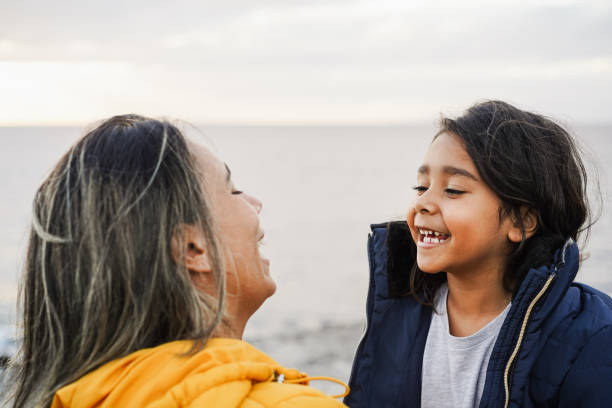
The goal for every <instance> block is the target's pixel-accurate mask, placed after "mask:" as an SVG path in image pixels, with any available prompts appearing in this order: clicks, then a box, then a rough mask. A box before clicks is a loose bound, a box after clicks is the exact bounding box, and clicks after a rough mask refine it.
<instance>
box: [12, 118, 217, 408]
mask: <svg viewBox="0 0 612 408" xmlns="http://www.w3.org/2000/svg"><path fill="white" fill-rule="evenodd" d="M204 188H205V187H204V184H203V174H202V171H201V169H200V168H199V167H198V165H197V163H196V161H195V159H194V157H192V155H191V153H190V151H189V149H188V145H187V142H186V140H185V138H184V137H183V135H182V134H181V132H180V131H179V130H178V129H177V128H176V127H175V126H174V125H172V124H170V123H168V122H165V121H159V120H154V119H149V118H144V117H141V116H137V115H124V116H115V117H113V118H110V119H108V120H106V121H104V122H103V123H101V124H100V125H99V126H97V127H96V128H95V129H93V130H92V131H90V132H89V133H87V134H86V135H85V136H84V137H83V138H82V139H80V140H79V141H78V142H77V143H76V144H75V145H74V146H73V147H72V148H71V149H70V150H69V151H68V152H67V153H66V154H65V155H64V157H62V158H61V160H60V161H59V163H58V164H57V166H56V167H55V169H54V170H53V171H52V173H51V175H50V176H49V177H48V178H47V179H46V180H45V181H44V182H43V184H42V185H41V187H40V188H39V189H38V192H37V194H36V197H35V199H34V205H33V213H32V229H31V233H30V239H29V245H28V250H27V258H26V263H25V271H24V275H23V278H22V282H21V290H20V303H21V305H22V307H23V310H22V314H23V327H22V330H23V333H22V336H23V339H22V340H23V343H22V346H21V350H20V352H19V354H18V356H17V357H16V359H15V361H14V362H13V367H12V381H11V382H12V383H13V386H14V389H13V393H12V404H13V405H14V406H18V407H22V406H42V407H47V406H49V405H50V404H51V402H52V399H53V396H54V394H55V392H56V391H57V390H58V389H59V388H61V387H63V386H65V385H67V384H69V383H71V382H73V381H75V380H77V379H78V378H80V377H82V376H83V375H84V374H86V373H88V372H90V371H92V370H94V369H95V368H97V367H99V366H100V365H102V364H104V363H106V362H108V361H110V360H113V359H116V358H118V357H122V356H125V355H127V354H129V353H131V352H133V351H136V350H139V349H142V348H145V347H153V346H157V345H159V344H162V343H165V342H168V341H173V340H178V339H193V340H195V342H194V348H193V350H192V351H195V350H197V349H199V348H201V347H203V346H204V344H205V342H206V340H207V339H208V338H209V337H210V335H211V333H212V331H213V330H214V329H215V328H216V327H217V325H218V324H219V323H220V322H221V319H222V315H223V308H224V293H225V273H224V268H223V257H222V255H221V253H222V251H221V248H220V247H219V244H218V242H217V240H216V239H215V235H216V234H215V233H214V231H215V229H214V228H215V227H214V223H213V218H212V216H211V212H210V205H209V204H208V203H207V200H206V195H205V191H204ZM185 224H190V225H195V226H196V227H199V228H201V230H202V232H203V234H204V237H205V238H206V243H207V248H206V250H207V251H208V254H209V256H210V260H211V262H212V265H213V271H214V279H215V283H216V288H214V289H213V291H211V293H216V296H209V295H206V294H203V293H201V292H200V291H198V290H196V289H195V287H194V285H193V284H192V282H191V279H190V276H189V271H188V270H187V269H186V267H185V266H184V265H182V264H181V262H175V260H174V258H173V254H172V249H171V242H172V239H173V237H174V239H176V238H177V237H178V239H179V240H180V236H181V234H177V233H176V232H177V229H180V227H181V225H185ZM180 248H185V245H184V243H181V244H180Z"/></svg>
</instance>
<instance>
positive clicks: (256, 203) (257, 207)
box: [244, 193, 263, 214]
mask: <svg viewBox="0 0 612 408" xmlns="http://www.w3.org/2000/svg"><path fill="white" fill-rule="evenodd" d="M244 198H246V200H247V201H248V202H249V204H251V205H252V206H253V208H255V211H257V214H259V213H260V212H261V208H262V207H263V203H262V202H261V201H260V200H259V199H258V198H257V197H255V196H252V195H250V194H246V193H244Z"/></svg>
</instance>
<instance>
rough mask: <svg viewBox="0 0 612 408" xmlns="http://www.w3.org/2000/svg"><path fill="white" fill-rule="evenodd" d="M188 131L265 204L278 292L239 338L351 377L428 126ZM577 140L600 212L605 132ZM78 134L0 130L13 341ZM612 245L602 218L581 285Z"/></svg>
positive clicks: (602, 276)
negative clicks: (62, 162) (46, 198)
mask: <svg viewBox="0 0 612 408" xmlns="http://www.w3.org/2000/svg"><path fill="white" fill-rule="evenodd" d="M186 131H187V132H188V133H189V134H191V135H193V136H194V137H196V138H199V139H201V140H205V141H206V143H208V144H209V145H212V146H213V149H214V150H215V151H216V152H217V154H218V155H219V156H220V157H221V158H222V159H223V160H225V161H226V162H227V163H228V164H229V165H230V167H231V168H232V173H233V175H234V180H235V183H236V185H237V187H238V188H239V189H243V190H246V191H248V192H249V193H252V194H254V195H256V196H257V197H259V198H260V199H261V200H262V201H263V203H264V210H263V213H262V216H261V218H262V225H263V227H264V229H265V230H266V245H265V246H264V251H263V252H265V254H266V255H267V256H268V257H269V258H270V259H271V262H272V264H271V272H272V275H273V276H274V277H275V278H276V281H277V283H278V290H277V293H276V295H275V296H274V297H272V298H271V299H269V300H268V301H267V302H266V303H265V304H264V306H263V307H262V308H261V309H260V310H259V311H258V312H257V314H256V315H255V316H254V317H253V318H252V320H251V322H250V323H249V326H248V327H247V331H246V333H245V336H246V338H247V339H250V340H253V341H255V342H256V343H257V344H259V345H261V346H262V347H263V348H264V349H267V350H266V351H269V352H270V353H271V354H272V355H273V356H275V357H276V358H277V359H278V360H280V361H281V362H283V363H286V364H287V365H295V366H300V367H303V366H304V365H307V366H308V365H313V364H319V363H320V364H324V365H325V367H324V368H325V370H317V371H324V372H325V373H330V371H331V373H330V374H334V375H337V376H339V377H341V378H345V379H346V377H347V376H348V371H349V370H350V365H349V364H350V358H351V356H352V353H353V349H354V346H355V344H356V343H357V342H358V340H359V335H360V333H359V332H360V330H361V325H362V322H363V319H364V310H365V307H364V306H365V295H366V289H367V278H368V271H367V257H366V251H365V243H366V238H367V233H368V231H369V224H370V223H376V222H382V221H386V220H390V219H400V218H401V217H402V216H403V214H404V211H405V209H406V207H407V205H408V203H409V202H410V200H411V197H412V190H411V187H412V185H413V183H414V179H415V177H414V175H415V172H416V168H417V167H418V165H419V164H420V161H421V159H422V157H423V155H424V152H425V149H426V146H427V145H428V143H429V141H430V139H431V136H432V135H433V133H434V132H435V128H434V126H398V127H207V126H202V127H200V132H196V131H195V130H194V129H186ZM575 132H576V134H577V135H578V136H579V138H580V140H581V141H582V143H583V144H584V145H585V146H586V148H587V149H588V150H589V151H591V152H594V153H592V156H593V158H592V160H591V161H594V162H595V163H596V165H598V166H599V173H600V180H601V187H602V191H603V193H604V202H605V203H606V205H607V202H608V201H607V198H608V197H610V195H611V194H612V183H611V179H612V138H611V137H610V135H611V134H612V127H601V126H599V127H596V126H584V127H576V129H575ZM80 134H81V129H75V128H0V143H1V146H2V148H1V150H0V186H2V194H3V198H2V200H1V201H0V220H1V222H2V228H1V229H0V305H1V307H0V321H2V322H3V323H4V324H5V327H4V328H0V336H1V335H2V330H5V331H6V330H7V328H8V331H12V329H11V327H12V325H11V323H13V322H14V321H15V312H14V302H15V296H16V290H17V284H16V282H17V276H18V271H19V269H20V264H21V258H22V254H23V252H24V250H25V245H26V241H27V234H26V231H27V228H28V223H29V212H30V202H31V199H32V197H33V194H34V191H35V189H36V187H37V186H38V184H39V183H40V182H41V180H42V179H43V177H44V176H45V175H46V173H47V172H48V171H49V170H50V169H51V167H52V166H53V164H54V163H55V161H57V159H58V158H59V157H60V155H61V154H62V153H63V152H64V151H65V150H66V149H67V148H68V147H69V145H70V144H71V142H72V141H73V140H74V139H76V138H77V137H78V136H79V135H80ZM611 235H612V215H611V213H610V211H608V209H607V208H604V212H603V214H602V218H601V219H600V221H599V223H598V224H597V226H596V228H595V229H594V231H593V234H592V237H591V240H590V241H589V244H588V246H587V250H588V251H589V252H590V255H591V256H590V258H589V260H588V261H587V262H585V264H584V265H583V268H582V270H581V272H580V273H579V278H578V279H579V280H581V281H584V282H587V283H590V284H592V285H594V286H596V287H599V288H601V289H603V290H605V291H607V292H608V293H611V292H612V256H611V254H612V241H611V240H610V236H611ZM0 347H2V343H1V341H0ZM309 355H310V356H315V357H312V358H306V357H308V356H309ZM298 356H300V357H298ZM316 356H322V357H320V358H318V357H316ZM330 356H332V357H331V358H330ZM334 358H335V360H334ZM323 360H324V362H322V361H323ZM319 368H321V367H319Z"/></svg>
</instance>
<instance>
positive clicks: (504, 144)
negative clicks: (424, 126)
mask: <svg viewBox="0 0 612 408" xmlns="http://www.w3.org/2000/svg"><path fill="white" fill-rule="evenodd" d="M443 133H452V134H455V135H457V136H458V137H459V138H460V139H461V140H462V141H463V145H464V147H465V150H466V152H467V153H468V155H469V156H470V158H471V159H472V161H473V162H474V165H475V166H476V168H477V170H478V173H479V174H480V176H481V177H482V179H483V180H484V182H485V183H486V184H487V185H488V186H489V187H490V188H491V189H492V190H493V191H494V192H495V194H497V195H498V196H499V198H500V199H501V201H502V207H501V208H500V213H499V217H500V221H501V220H503V219H504V218H505V217H511V218H512V219H513V220H514V221H515V222H516V223H517V225H518V226H519V228H520V229H521V232H522V235H523V239H522V241H521V242H520V243H518V244H516V245H515V248H514V251H513V252H512V254H511V255H510V257H509V259H508V264H507V266H506V272H505V274H504V282H503V284H504V287H505V288H506V289H507V290H508V291H511V292H514V291H516V290H517V289H518V287H519V286H520V283H521V282H522V280H523V279H524V277H525V275H526V274H527V272H528V271H529V269H530V268H532V267H537V266H540V265H545V264H550V263H552V262H553V256H554V252H555V251H556V250H557V249H558V248H559V247H560V246H561V245H562V244H563V243H564V242H565V241H566V240H567V239H568V238H572V239H573V240H575V241H577V240H578V238H579V236H581V235H583V233H584V235H585V237H588V233H589V231H590V228H591V226H592V225H593V217H592V213H591V210H590V206H589V202H588V197H587V171H586V168H585V166H584V163H583V161H582V159H581V157H580V152H579V149H578V146H577V144H576V142H575V141H574V139H573V137H572V136H571V135H570V134H569V132H568V131H567V130H565V129H564V128H563V127H561V126H560V125H559V124H557V123H555V122H554V121H553V120H551V119H549V118H546V117H544V116H541V115H538V114H535V113H531V112H526V111H523V110H520V109H518V108H516V107H514V106H512V105H510V104H508V103H506V102H502V101H486V102H483V103H479V104H476V105H474V106H472V107H471V108H469V109H468V110H467V111H466V112H465V113H464V114H463V115H462V116H460V117H458V118H456V119H451V118H446V117H443V118H442V119H441V120H440V130H439V132H438V133H437V134H436V135H435V136H434V140H435V139H436V138H437V137H438V136H439V135H441V134H443ZM526 210H527V211H531V212H532V213H533V214H535V215H536V217H537V221H538V226H537V230H536V232H535V233H534V235H533V236H531V237H530V238H529V239H526V236H525V226H524V225H523V214H522V212H523V213H524V212H525V211H526ZM443 281H444V274H435V275H431V274H426V273H424V272H422V271H420V270H419V268H418V267H417V266H416V263H415V265H414V267H413V269H412V271H411V274H410V289H409V294H411V295H414V296H416V297H417V298H418V299H419V301H421V302H423V303H424V304H428V305H431V304H433V296H434V295H435V292H436V290H437V288H438V287H439V286H440V284H441V283H442V282H443Z"/></svg>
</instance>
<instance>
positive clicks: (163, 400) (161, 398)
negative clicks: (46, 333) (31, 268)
mask: <svg viewBox="0 0 612 408" xmlns="http://www.w3.org/2000/svg"><path fill="white" fill-rule="evenodd" d="M192 345H193V343H192V342H191V341H175V342H171V343H167V344H163V345H161V346H158V347H154V348H149V349H143V350H139V351H137V352H135V353H132V354H129V355H128V356H126V357H123V358H120V359H117V360H114V361H111V362H109V363H107V364H105V365H103V366H102V367H100V368H98V369H97V370H95V371H93V372H91V373H89V374H87V375H85V376H84V377H82V378H81V379H79V380H77V381H75V382H74V383H72V384H70V385H68V386H66V387H63V388H62V389H60V390H59V391H58V392H57V393H56V395H55V398H54V400H53V403H52V405H51V408H89V407H100V408H102V407H151V408H153V407H154V408H174V407H219V408H221V407H228V408H229V407H243V408H262V407H278V408H290V407H298V408H301V407H304V408H305V407H324V408H328V407H329V408H336V407H342V406H344V405H343V404H341V403H340V402H339V401H336V400H334V399H333V398H331V397H328V396H326V395H325V394H323V393H322V392H320V391H318V390H316V389H314V388H311V387H309V386H307V385H306V384H307V382H308V378H307V376H306V374H304V373H300V372H299V371H297V370H294V369H288V368H284V367H282V366H280V365H279V364H278V363H276V362H275V361H274V360H273V359H272V358H270V357H269V356H267V355H266V354H264V353H262V352H261V351H259V350H257V349H256V348H255V347H253V346H251V345H249V344H248V343H246V342H244V341H241V340H235V339H211V340H209V341H208V343H207V344H206V347H205V348H204V349H203V350H201V351H199V352H197V353H195V354H192V355H188V354H187V353H188V352H189V350H190V349H191V347H192ZM281 379H284V381H285V383H281V382H279V381H280V380H281ZM291 382H293V383H291Z"/></svg>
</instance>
